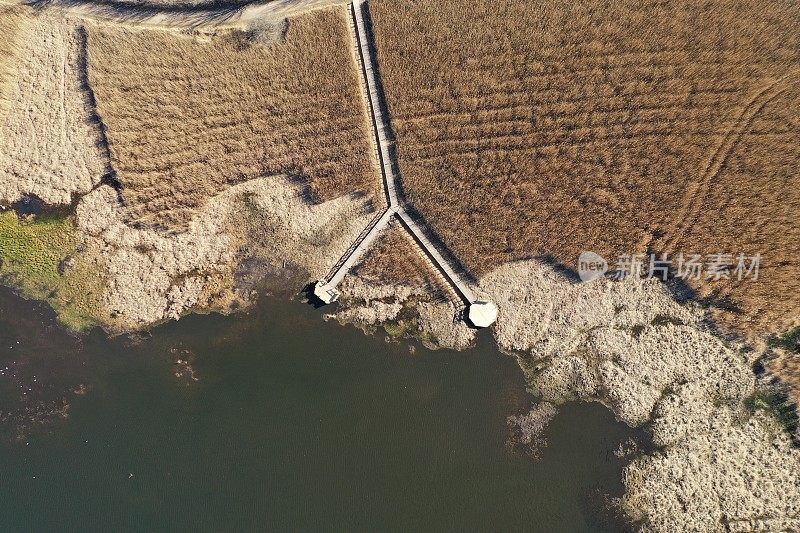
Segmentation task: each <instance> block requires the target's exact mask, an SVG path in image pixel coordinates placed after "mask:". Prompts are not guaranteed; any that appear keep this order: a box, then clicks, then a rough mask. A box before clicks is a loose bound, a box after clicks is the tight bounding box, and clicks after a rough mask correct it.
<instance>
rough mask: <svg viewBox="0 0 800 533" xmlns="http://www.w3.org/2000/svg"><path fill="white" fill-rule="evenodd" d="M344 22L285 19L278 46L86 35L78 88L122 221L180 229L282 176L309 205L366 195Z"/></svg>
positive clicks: (368, 170)
mask: <svg viewBox="0 0 800 533" xmlns="http://www.w3.org/2000/svg"><path fill="white" fill-rule="evenodd" d="M346 24H347V22H346V18H345V12H344V10H342V9H331V10H324V11H316V12H313V13H310V14H308V15H303V16H300V17H298V18H296V19H292V20H291V21H290V23H289V26H288V30H287V33H286V35H285V39H284V40H283V41H282V42H275V43H272V44H268V45H260V44H252V43H250V42H248V41H247V40H246V38H245V36H243V35H236V34H229V35H226V36H221V37H216V38H214V39H213V40H212V41H211V42H198V41H194V40H192V39H187V38H181V37H176V36H174V35H171V34H168V33H161V32H146V31H140V32H135V31H124V30H121V29H120V28H118V27H115V28H113V29H105V28H97V29H92V30H91V31H90V40H89V44H90V48H89V52H90V61H89V64H90V79H91V83H92V86H93V87H94V90H95V94H96V96H97V100H98V111H99V114H100V116H101V117H102V118H103V120H104V122H105V124H106V126H107V129H108V139H109V142H110V144H111V151H112V159H113V164H114V167H115V169H116V170H117V172H118V178H119V180H120V181H121V183H122V185H123V187H124V190H123V197H124V199H125V201H126V203H127V205H128V212H129V217H130V220H131V221H133V222H136V223H142V224H146V225H153V226H166V227H168V228H170V229H183V228H185V227H186V224H187V222H188V220H189V219H190V218H191V216H192V214H193V213H194V212H195V211H196V210H197V208H198V207H199V206H201V205H202V204H203V203H204V202H205V201H206V199H208V198H210V197H212V196H214V195H215V194H217V193H218V192H220V190H222V189H224V188H225V187H227V186H229V185H231V184H234V183H238V182H243V181H246V180H249V179H253V178H256V177H259V176H263V175H267V174H274V173H284V174H289V175H293V176H297V177H300V178H304V179H307V180H309V182H310V186H311V187H310V189H311V192H312V196H313V197H314V198H315V199H317V200H326V199H331V198H333V197H337V196H340V195H342V194H345V193H352V192H356V191H364V192H367V193H371V192H372V190H373V188H374V184H375V183H376V179H375V177H374V176H375V170H374V168H373V164H372V152H371V149H370V146H369V142H368V134H369V133H368V132H369V130H368V122H367V118H366V115H365V112H364V110H363V106H362V99H361V95H360V92H359V91H360V87H359V84H358V83H359V82H358V78H357V74H356V70H355V65H354V62H353V56H352V53H351V46H350V41H349V35H348V30H347V26H346Z"/></svg>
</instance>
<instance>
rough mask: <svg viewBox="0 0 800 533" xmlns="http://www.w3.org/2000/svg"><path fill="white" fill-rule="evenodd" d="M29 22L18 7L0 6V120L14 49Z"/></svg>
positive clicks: (3, 109) (5, 105)
mask: <svg viewBox="0 0 800 533" xmlns="http://www.w3.org/2000/svg"><path fill="white" fill-rule="evenodd" d="M29 23H30V17H28V16H26V15H25V14H23V13H22V12H21V10H20V9H18V8H12V7H0V120H2V117H3V115H4V114H5V112H6V110H7V108H8V104H9V103H10V102H9V98H10V91H11V87H10V85H11V84H12V83H13V81H14V62H15V59H16V54H15V51H16V50H17V48H18V41H19V39H20V38H21V37H22V36H23V34H24V33H25V31H26V30H27V28H28V25H29Z"/></svg>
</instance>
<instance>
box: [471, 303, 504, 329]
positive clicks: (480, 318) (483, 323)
mask: <svg viewBox="0 0 800 533" xmlns="http://www.w3.org/2000/svg"><path fill="white" fill-rule="evenodd" d="M467 316H468V317H469V321H470V322H472V325H473V326H475V327H476V328H488V327H489V326H491V325H492V324H494V323H495V321H496V320H497V306H496V305H495V304H494V302H482V301H480V300H478V301H475V302H472V303H471V304H469V311H467Z"/></svg>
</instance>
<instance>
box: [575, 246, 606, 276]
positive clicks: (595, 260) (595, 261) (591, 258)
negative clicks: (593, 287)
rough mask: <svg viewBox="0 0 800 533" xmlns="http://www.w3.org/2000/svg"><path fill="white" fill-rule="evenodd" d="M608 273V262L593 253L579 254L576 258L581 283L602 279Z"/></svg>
mask: <svg viewBox="0 0 800 533" xmlns="http://www.w3.org/2000/svg"><path fill="white" fill-rule="evenodd" d="M606 272H608V261H606V260H605V259H603V257H602V256H601V255H598V254H596V253H594V252H581V255H579V256H578V276H579V277H580V278H581V281H592V280H593V279H597V278H602V277H603V276H604V275H605V273H606Z"/></svg>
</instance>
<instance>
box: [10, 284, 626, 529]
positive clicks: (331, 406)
mask: <svg viewBox="0 0 800 533" xmlns="http://www.w3.org/2000/svg"><path fill="white" fill-rule="evenodd" d="M324 311H325V310H324V309H313V308H312V307H311V306H308V305H305V304H302V303H299V302H289V301H285V300H284V299H281V298H263V299H262V301H261V302H260V303H259V304H258V305H257V306H256V307H255V308H253V309H252V310H250V311H247V312H245V313H240V314H237V315H233V316H228V317H224V316H219V315H208V316H190V317H187V318H184V319H181V320H180V321H178V322H173V323H169V324H166V325H163V326H160V327H158V328H156V329H154V330H153V331H152V332H150V333H148V334H144V335H141V336H139V337H115V338H111V339H109V338H108V337H107V336H106V335H104V334H103V333H102V332H99V331H96V332H93V333H91V334H89V335H86V336H82V337H78V336H74V335H71V334H68V333H67V332H65V331H64V330H63V329H61V328H60V327H58V326H57V325H56V323H55V321H54V319H53V317H52V313H50V312H49V310H48V309H46V308H44V307H43V306H41V305H40V304H37V303H34V302H27V301H24V300H21V299H20V298H18V297H16V296H14V295H13V294H12V293H11V292H10V291H7V290H3V291H2V292H0V342H1V344H0V370H2V369H3V368H6V367H8V368H9V369H11V371H10V372H9V371H4V375H0V400H2V402H3V404H2V407H0V412H1V413H5V415H4V420H5V421H4V423H3V431H4V433H3V438H2V441H1V442H0V472H2V477H0V498H1V499H0V502H2V503H0V529H3V530H8V529H12V530H18V529H38V530H43V529H47V530H50V529H82V530H85V529H89V530H97V529H103V530H108V529H112V528H113V529H114V530H123V531H128V530H155V529H158V530H162V529H177V530H187V529H194V530H198V529H199V530H220V529H225V530H231V529H233V530H241V529H246V530H252V529H259V530H263V529H267V530H286V529H303V530H309V529H358V530H364V529H371V530H376V529H380V530H408V529H415V530H465V529H466V530H522V529H525V530H535V531H616V530H619V529H620V524H618V523H615V522H614V520H613V519H612V518H611V514H610V513H608V512H607V511H605V510H604V506H605V500H606V497H604V496H603V495H611V496H618V495H620V494H621V491H622V485H621V473H622V468H623V466H624V460H622V459H619V458H618V457H616V456H615V454H614V453H613V451H614V450H615V449H616V448H617V447H618V446H619V445H620V443H623V442H625V441H626V440H627V439H628V438H630V437H631V436H635V435H634V432H632V431H631V430H630V429H628V428H627V427H626V426H624V425H623V424H620V423H618V422H616V421H615V420H614V418H613V416H612V415H611V413H610V412H608V411H607V410H606V409H605V408H603V407H602V406H599V405H596V404H591V405H586V404H571V405H567V406H564V407H562V408H561V410H560V413H559V414H558V415H557V416H556V418H555V419H554V420H553V421H552V423H551V424H550V426H549V428H548V429H547V431H546V437H547V441H548V445H547V446H546V447H545V448H544V449H543V450H542V452H541V457H540V458H539V459H538V460H535V461H534V460H533V459H531V458H530V457H527V456H524V455H520V454H519V453H515V452H514V451H512V450H511V449H510V448H509V446H508V445H507V442H506V441H507V439H508V437H509V431H508V428H507V425H506V418H507V417H508V416H509V415H512V414H517V413H519V412H521V411H524V410H526V409H527V408H528V407H529V406H530V402H531V398H530V397H529V396H528V395H527V393H526V391H525V383H524V381H523V378H522V373H521V372H520V370H519V368H518V367H517V365H516V363H515V361H514V360H513V359H511V358H509V357H507V356H505V355H503V354H501V353H499V352H498V351H497V349H496V347H494V345H493V343H492V341H491V338H490V337H489V336H488V332H486V333H487V334H482V335H481V340H480V341H479V343H478V346H477V347H476V348H474V349H472V350H468V351H466V352H452V351H448V350H440V351H436V352H432V351H429V350H427V349H425V348H423V347H422V346H419V345H415V350H414V351H413V352H414V353H412V351H411V350H410V349H409V347H410V344H409V343H405V342H402V343H387V342H385V341H384V340H383V339H382V338H381V337H379V336H365V335H363V333H362V332H360V331H358V330H356V329H355V328H352V327H342V326H340V325H338V324H336V323H333V322H325V321H324V320H323V319H322V314H323V313H324ZM17 342H19V344H17ZM11 374H13V377H10V376H11ZM34 379H35V381H34ZM27 389H29V390H27ZM23 392H24V393H25V394H22V393H23Z"/></svg>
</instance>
